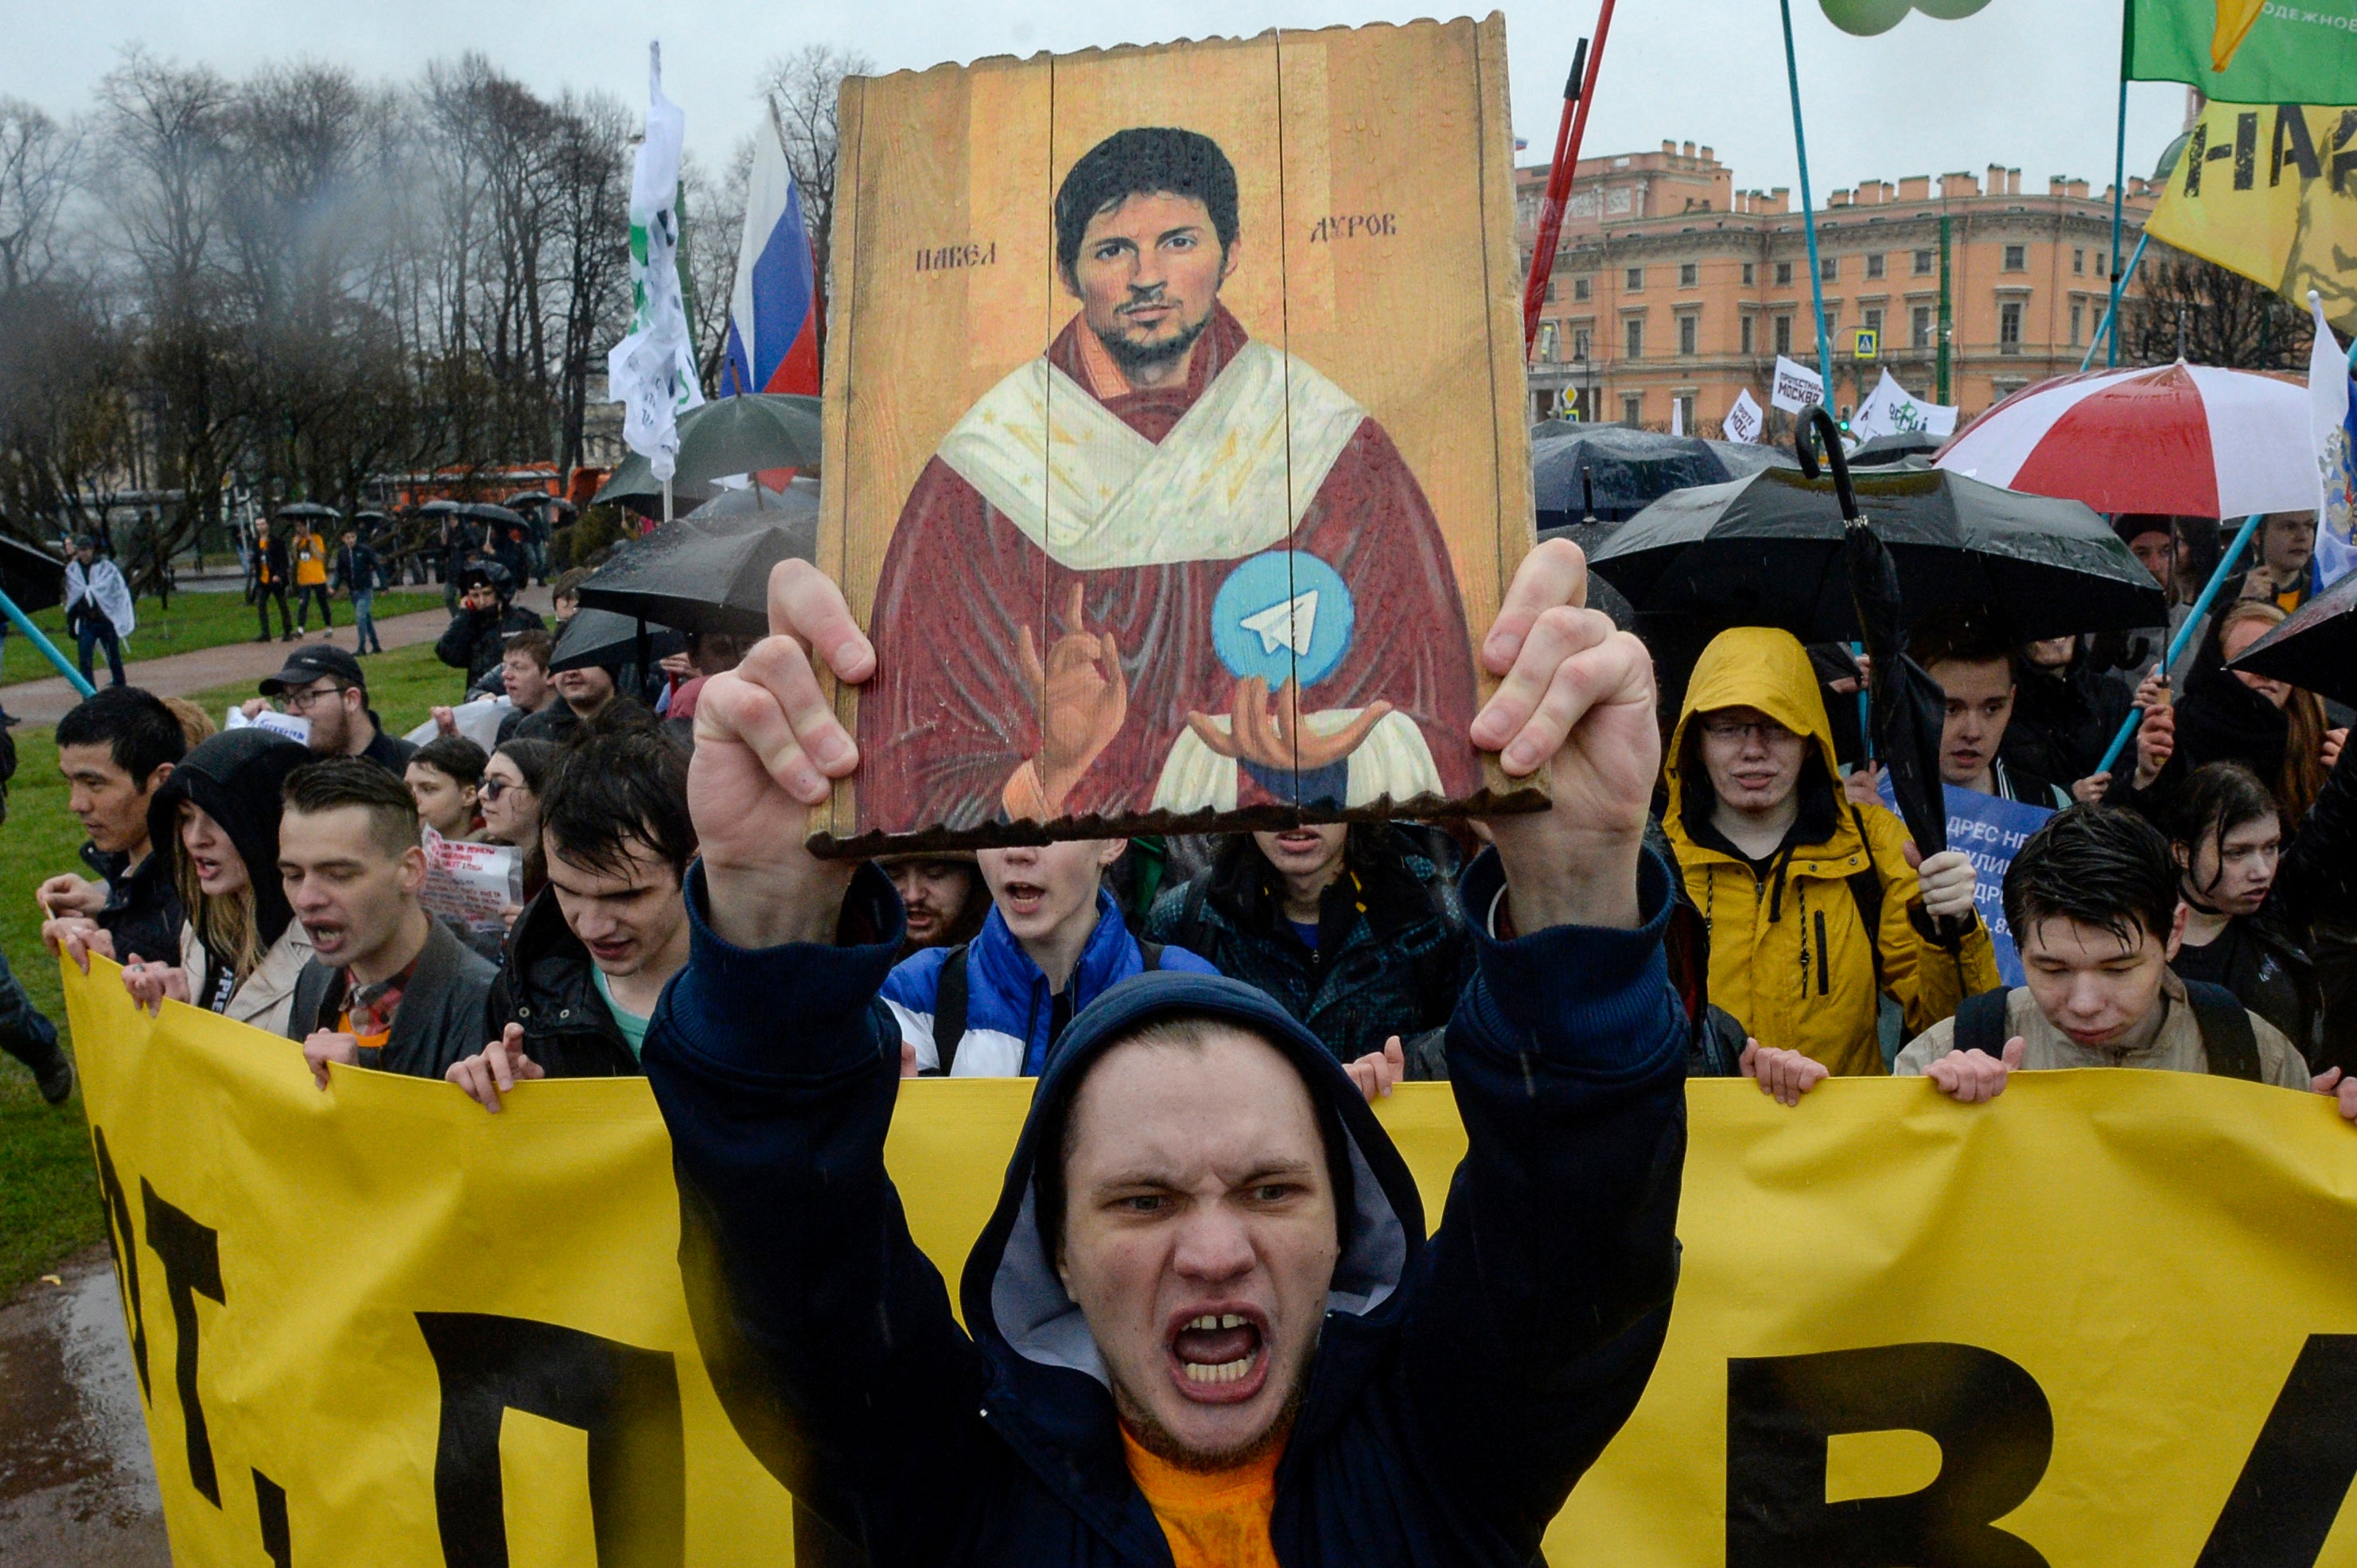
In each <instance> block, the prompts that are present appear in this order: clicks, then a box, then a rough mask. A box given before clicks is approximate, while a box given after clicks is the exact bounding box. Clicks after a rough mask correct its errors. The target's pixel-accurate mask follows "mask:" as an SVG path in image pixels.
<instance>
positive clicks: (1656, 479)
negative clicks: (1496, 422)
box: [1531, 424, 1728, 524]
mask: <svg viewBox="0 0 2357 1568" xmlns="http://www.w3.org/2000/svg"><path fill="white" fill-rule="evenodd" d="M1727 477H1728V475H1727V465H1726V464H1724V463H1722V462H1720V461H1719V459H1718V454H1717V453H1716V452H1714V451H1712V450H1711V449H1710V444H1709V443H1708V442H1706V441H1702V440H1698V439H1696V438H1695V437H1693V436H1689V435H1657V434H1655V433H1654V432H1652V431H1650V430H1624V429H1622V428H1621V427H1620V426H1619V425H1610V424H1598V425H1588V426H1584V427H1582V428H1581V429H1580V430H1579V431H1578V432H1577V434H1574V435H1556V436H1551V437H1549V438H1547V439H1545V440H1543V441H1538V442H1534V443H1533V445H1532V446H1531V481H1532V489H1533V491H1534V494H1535V495H1536V496H1537V498H1538V509H1539V521H1541V522H1543V523H1548V524H1555V523H1563V522H1569V521H1572V520H1574V519H1575V518H1577V517H1579V516H1581V515H1582V513H1583V510H1585V506H1586V497H1585V494H1584V490H1583V484H1584V482H1585V481H1592V482H1593V483H1594V485H1595V494H1596V507H1595V515H1596V516H1598V517H1599V518H1602V519H1603V520H1604V521H1608V522H1612V521H1620V519H1622V518H1626V517H1631V516H1634V515H1635V514H1636V513H1637V512H1638V511H1639V510H1641V509H1642V508H1643V507H1644V506H1645V505H1646V503H1647V502H1649V501H1652V500H1656V499H1659V498H1661V497H1663V496H1665V495H1668V494H1669V493H1670V492H1671V491H1673V490H1677V489H1685V488H1687V487H1689V486H1693V485H1717V484H1724V483H1725V482H1726V481H1727ZM1550 513H1552V514H1555V515H1553V516H1550V515H1549V514H1550Z"/></svg>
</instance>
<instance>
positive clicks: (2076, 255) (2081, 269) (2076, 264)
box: [2071, 251, 2087, 275]
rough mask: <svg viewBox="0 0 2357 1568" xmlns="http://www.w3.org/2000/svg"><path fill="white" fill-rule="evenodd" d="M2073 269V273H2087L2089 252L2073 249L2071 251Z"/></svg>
mask: <svg viewBox="0 0 2357 1568" xmlns="http://www.w3.org/2000/svg"><path fill="white" fill-rule="evenodd" d="M2071 270H2072V272H2073V273H2076V274H2082V275H2084V274H2085V273H2086V271H2087V252H2084V251H2072V252H2071Z"/></svg>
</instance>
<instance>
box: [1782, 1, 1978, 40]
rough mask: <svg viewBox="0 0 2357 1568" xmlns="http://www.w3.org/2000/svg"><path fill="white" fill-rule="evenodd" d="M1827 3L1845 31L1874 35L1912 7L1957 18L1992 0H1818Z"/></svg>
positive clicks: (1886, 29) (1950, 19)
mask: <svg viewBox="0 0 2357 1568" xmlns="http://www.w3.org/2000/svg"><path fill="white" fill-rule="evenodd" d="M1817 3H1818V4H1819V5H1823V6H1824V12H1825V18H1826V19H1827V20H1828V21H1830V22H1832V23H1833V25H1834V26H1835V27H1839V28H1840V29H1841V30H1842V31H1843V32H1845V33H1855V34H1857V36H1858V37H1859V38H1872V37H1874V36H1875V35H1876V34H1877V33H1887V32H1889V30H1890V29H1891V28H1893V27H1897V26H1898V25H1899V24H1900V23H1901V22H1903V21H1905V20H1906V19H1907V13H1908V12H1910V11H1921V12H1922V13H1923V14H1924V15H1925V16H1936V17H1938V18H1940V19H1941V20H1942V21H1948V22H1953V21H1954V20H1955V19H1956V18H1958V17H1959V16H1971V15H1972V14H1973V13H1974V12H1975V11H1978V10H1980V9H1981V8H1983V7H1984V6H1986V5H1987V4H1988V3H1989V0H1817Z"/></svg>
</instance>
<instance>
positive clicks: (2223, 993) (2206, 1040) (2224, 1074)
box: [2184, 980, 2259, 1083]
mask: <svg viewBox="0 0 2357 1568" xmlns="http://www.w3.org/2000/svg"><path fill="white" fill-rule="evenodd" d="M2184 985H2185V1000H2186V1002H2187V1003H2188V1004H2190V1006H2191V1007H2192V1009H2193V1022H2194V1023H2195V1025H2197V1026H2199V1027H2200V1028H2201V1054H2202V1055H2203V1056H2204V1057H2206V1058H2209V1062H2210V1071H2211V1073H2212V1076H2213V1077H2217V1078H2239V1079H2243V1080H2244V1082H2246V1083H2256V1082H2258V1081H2259V1036H2258V1032H2257V1031H2256V1030H2255V1029H2253V1028H2252V1027H2251V1015H2250V1014H2249V1012H2248V1011H2246V1010H2245V1009H2244V1006H2243V1001H2242V998H2241V997H2239V996H2236V995H2235V994H2234V993H2233V992H2231V991H2229V990H2227V989H2226V988H2225V987H2224V986H2222V985H2212V984H2211V983H2209V982H2208V981H2206V980H2188V981H2185V982H2184Z"/></svg>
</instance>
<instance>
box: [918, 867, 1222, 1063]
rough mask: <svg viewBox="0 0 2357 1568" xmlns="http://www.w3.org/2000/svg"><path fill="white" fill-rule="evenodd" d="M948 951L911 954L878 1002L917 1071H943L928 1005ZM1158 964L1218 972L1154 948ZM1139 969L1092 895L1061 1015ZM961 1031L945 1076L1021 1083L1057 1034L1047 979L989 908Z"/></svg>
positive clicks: (968, 963)
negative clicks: (1085, 936) (913, 1056)
mask: <svg viewBox="0 0 2357 1568" xmlns="http://www.w3.org/2000/svg"><path fill="white" fill-rule="evenodd" d="M949 955H950V950H949V949H948V948H927V949H925V950H922V951H920V952H913V953H910V954H909V956H908V957H907V958H906V959H904V960H902V961H901V962H900V963H899V965H898V966H897V967H895V968H894V969H893V971H892V972H891V973H890V974H888V975H886V976H885V977H884V993H883V994H884V1004H885V1005H886V1006H888V1007H889V1008H890V1009H891V1010H892V1015H893V1017H894V1018H896V1019H897V1020H899V1025H900V1033H901V1036H903V1037H904V1038H906V1039H908V1040H909V1041H910V1042H911V1043H912V1044H914V1045H915V1046H916V1047H917V1066H918V1067H919V1068H920V1069H922V1070H924V1071H927V1072H930V1071H931V1070H932V1069H935V1068H937V1067H939V1066H940V1065H941V1053H940V1050H939V1049H938V1048H937V1047H935V1045H934V1043H933V1001H934V998H935V996H936V995H937V994H938V993H940V990H941V983H942V963H943V962H944V961H946V960H947V959H948V958H949ZM1161 967H1162V968H1164V969H1168V970H1178V971H1182V972H1188V973H1193V974H1217V973H1218V972H1219V971H1218V970H1217V969H1214V968H1213V967H1212V966H1211V964H1210V963H1209V962H1208V961H1205V960H1203V959H1200V958H1198V957H1196V956H1195V955H1194V954H1193V953H1191V952H1189V951H1188V950H1186V949H1185V948H1181V947H1166V948H1164V949H1163V950H1162V965H1161ZM1145 971H1146V960H1145V957H1144V955H1143V954H1141V953H1140V952H1139V951H1138V950H1137V941H1136V939H1135V938H1134V937H1132V936H1131V935H1130V934H1129V930H1128V928H1126V927H1125V926H1124V925H1123V924H1122V921H1121V908H1120V906H1118V905H1116V904H1115V903H1114V899H1113V895H1112V894H1110V893H1107V892H1104V891H1103V890H1102V889H1100V890H1099V891H1098V893H1097V925H1096V929H1094V930H1092V931H1091V932H1090V933H1089V945H1088V946H1086V947H1084V948H1082V950H1081V961H1080V962H1079V963H1078V964H1076V965H1074V966H1073V968H1072V978H1071V981H1070V982H1068V983H1067V984H1066V986H1065V991H1066V993H1067V998H1066V1005H1067V1012H1066V1016H1067V1017H1068V1018H1069V1017H1070V1016H1071V1015H1073V1014H1077V1013H1079V1012H1080V1011H1081V1010H1082V1008H1084V1007H1086V1006H1087V1005H1088V1004H1090V1003H1092V1002H1093V1001H1095V1000H1096V999H1097V998H1098V997H1100V996H1102V995H1103V994H1104V993H1106V992H1107V991H1109V990H1111V989H1112V988H1113V987H1114V986H1115V985H1118V984H1120V983H1122V982H1123V981H1125V980H1127V979H1128V978H1129V977H1130V976H1131V975H1133V974H1142V973H1144V972H1145ZM965 983H966V1003H965V1019H966V1025H965V1033H964V1035H963V1036H960V1038H959V1041H958V1046H957V1050H956V1052H955V1053H954V1055H953V1057H952V1060H951V1064H950V1074H951V1076H952V1077H953V1078H1013V1077H1016V1076H1017V1075H1018V1074H1020V1075H1022V1076H1024V1077H1027V1078H1036V1077H1038V1076H1039V1069H1040V1067H1041V1065H1042V1064H1044V1063H1045V1062H1046V1061H1047V1059H1048V1047H1049V1044H1050V1043H1051V1042H1052V1041H1053V1040H1054V1039H1055V1036H1056V1011H1057V1009H1056V998H1055V994H1054V993H1052V992H1050V991H1049V989H1048V976H1047V974H1046V973H1045V972H1043V971H1042V970H1041V969H1040V968H1039V965H1038V964H1036V963H1034V962H1032V961H1031V955H1030V954H1029V953H1027V952H1025V951H1024V950H1023V945H1022V944H1021V943H1020V942H1018V941H1017V940H1015V933H1014V932H1012V931H1010V930H1008V929H1006V921H1005V920H1003V919H1001V918H999V914H998V911H997V909H996V908H993V909H992V910H991V911H990V916H989V918H987V919H985V920H984V921H983V923H982V929H981V930H980V931H979V932H977V933H975V936H974V940H973V941H971V942H968V943H967V944H966V947H965Z"/></svg>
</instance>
